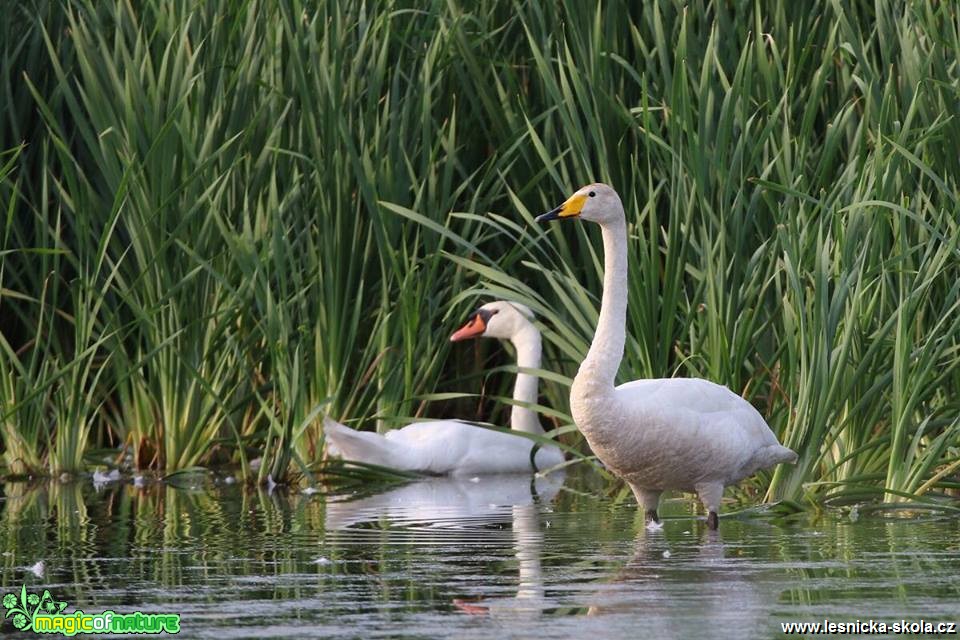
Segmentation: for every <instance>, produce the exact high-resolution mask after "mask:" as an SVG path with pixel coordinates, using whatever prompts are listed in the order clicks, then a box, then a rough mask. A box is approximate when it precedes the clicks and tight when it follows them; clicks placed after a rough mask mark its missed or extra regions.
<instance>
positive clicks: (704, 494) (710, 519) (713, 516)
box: [694, 482, 723, 531]
mask: <svg viewBox="0 0 960 640" xmlns="http://www.w3.org/2000/svg"><path fill="white" fill-rule="evenodd" d="M694 488H695V489H696V490H697V494H699V495H700V501H701V502H702V503H703V506H704V507H706V509H707V528H708V529H710V530H711V531H716V530H717V527H719V526H720V518H719V516H717V512H719V511H720V500H721V499H722V498H723V484H722V483H720V482H702V483H700V484H698V485H697V486H696V487H694Z"/></svg>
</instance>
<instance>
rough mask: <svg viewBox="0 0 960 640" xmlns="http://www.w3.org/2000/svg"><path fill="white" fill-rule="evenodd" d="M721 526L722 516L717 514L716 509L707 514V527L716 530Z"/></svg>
mask: <svg viewBox="0 0 960 640" xmlns="http://www.w3.org/2000/svg"><path fill="white" fill-rule="evenodd" d="M719 527H720V516H718V515H717V512H716V511H711V512H710V513H709V514H707V529H710V530H711V531H716V530H717V529H718V528H719Z"/></svg>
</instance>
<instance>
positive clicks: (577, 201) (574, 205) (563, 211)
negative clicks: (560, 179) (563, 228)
mask: <svg viewBox="0 0 960 640" xmlns="http://www.w3.org/2000/svg"><path fill="white" fill-rule="evenodd" d="M586 202H587V196H585V195H583V194H582V193H575V194H573V195H572V196H570V197H569V198H567V201H566V202H564V203H563V204H562V205H560V206H559V207H557V208H556V209H552V210H551V211H547V212H546V213H545V214H543V215H540V216H537V217H536V218H535V219H534V221H535V222H546V221H548V220H556V219H558V218H575V217H576V216H578V215H580V212H581V211H583V205H584V204H586Z"/></svg>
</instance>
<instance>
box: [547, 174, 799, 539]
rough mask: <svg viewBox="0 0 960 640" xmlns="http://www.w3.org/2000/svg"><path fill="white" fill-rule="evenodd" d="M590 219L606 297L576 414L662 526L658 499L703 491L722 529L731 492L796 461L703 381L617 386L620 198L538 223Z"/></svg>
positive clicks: (589, 200) (589, 192)
mask: <svg viewBox="0 0 960 640" xmlns="http://www.w3.org/2000/svg"><path fill="white" fill-rule="evenodd" d="M558 218H582V219H584V220H590V221H592V222H596V223H597V224H599V225H600V229H601V231H602V234H603V252H604V261H603V297H602V299H601V303H600V318H599V321H598V322H597V331H596V334H595V335H594V337H593V343H592V344H591V345H590V350H589V352H588V353H587V357H586V359H584V361H583V363H581V365H580V370H579V371H578V372H577V375H576V377H575V378H574V380H573V385H572V386H571V388H570V411H571V413H572V414H573V420H574V422H575V423H576V424H577V427H578V428H579V429H580V431H581V432H583V435H584V436H585V437H586V439H587V442H588V443H589V444H590V448H591V449H593V452H594V453H595V454H596V455H597V457H598V458H600V460H601V461H602V462H603V463H604V464H605V465H606V466H607V467H608V468H609V469H610V470H611V471H613V472H614V473H615V474H617V475H618V476H620V477H621V478H623V479H624V480H625V481H626V482H627V484H629V485H630V488H631V489H632V490H633V493H634V495H636V497H637V502H639V503H640V504H641V505H642V506H643V508H644V510H645V511H646V514H647V518H648V519H651V520H653V521H657V520H658V518H657V505H658V504H659V501H660V494H661V493H662V492H663V491H665V490H668V489H679V490H682V491H696V492H697V494H698V495H699V496H700V500H701V501H702V502H703V505H704V506H705V507H706V509H707V511H708V516H707V526H708V527H710V528H711V529H716V528H717V525H718V516H717V512H718V511H719V510H720V500H721V498H722V497H723V488H724V487H725V486H726V485H730V484H734V483H736V482H738V481H740V480H742V479H743V478H746V477H747V476H750V475H752V474H753V473H755V472H756V471H758V470H759V469H765V468H767V467H771V466H773V465H775V464H778V463H780V462H796V460H797V454H796V453H794V452H793V451H791V450H790V449H788V448H786V447H784V446H781V445H780V443H779V442H777V438H776V436H774V435H773V432H772V431H770V427H768V426H767V423H766V422H765V421H764V419H763V418H762V417H761V416H760V414H759V413H758V412H757V410H756V409H754V408H753V406H752V405H751V404H750V403H749V402H747V401H746V400H744V399H743V398H741V397H740V396H738V395H736V394H735V393H733V392H732V391H731V390H730V389H728V388H726V387H723V386H721V385H718V384H715V383H713V382H709V381H707V380H701V379H697V378H667V379H657V380H635V381H633V382H628V383H626V384H622V385H620V386H619V387H614V379H615V378H616V375H617V370H618V369H619V368H620V361H621V360H622V359H623V348H624V342H625V340H626V326H625V325H626V317H627V224H626V218H625V216H624V212H623V204H621V202H620V196H618V195H617V192H616V191H614V190H613V189H612V188H611V187H609V186H607V185H605V184H591V185H587V186H586V187H583V188H582V189H580V190H578V191H577V192H576V193H574V194H573V195H572V196H570V197H569V198H568V199H567V201H566V202H564V203H563V204H562V205H560V206H559V207H557V208H556V209H553V210H552V211H549V212H547V213H545V214H543V215H541V216H539V217H538V218H537V222H542V221H546V220H554V219H558Z"/></svg>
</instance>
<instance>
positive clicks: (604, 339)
mask: <svg viewBox="0 0 960 640" xmlns="http://www.w3.org/2000/svg"><path fill="white" fill-rule="evenodd" d="M600 228H601V230H602V232H603V297H602V298H601V300H600V318H599V320H598V321H597V331H596V333H595V334H594V336H593V342H592V343H591V344H590V351H589V352H587V357H586V358H585V359H584V361H583V362H582V363H581V364H580V370H579V371H578V372H577V377H576V379H575V382H576V383H578V385H582V384H587V385H589V386H590V387H591V388H593V389H594V390H595V391H603V392H606V391H612V390H613V387H614V381H615V380H616V377H617V370H618V369H619V368H620V361H621V360H623V347H624V344H625V342H626V337H627V334H626V322H627V223H626V220H624V218H623V217H622V216H620V217H617V218H616V219H615V220H613V221H611V222H607V223H604V224H601V226H600Z"/></svg>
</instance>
